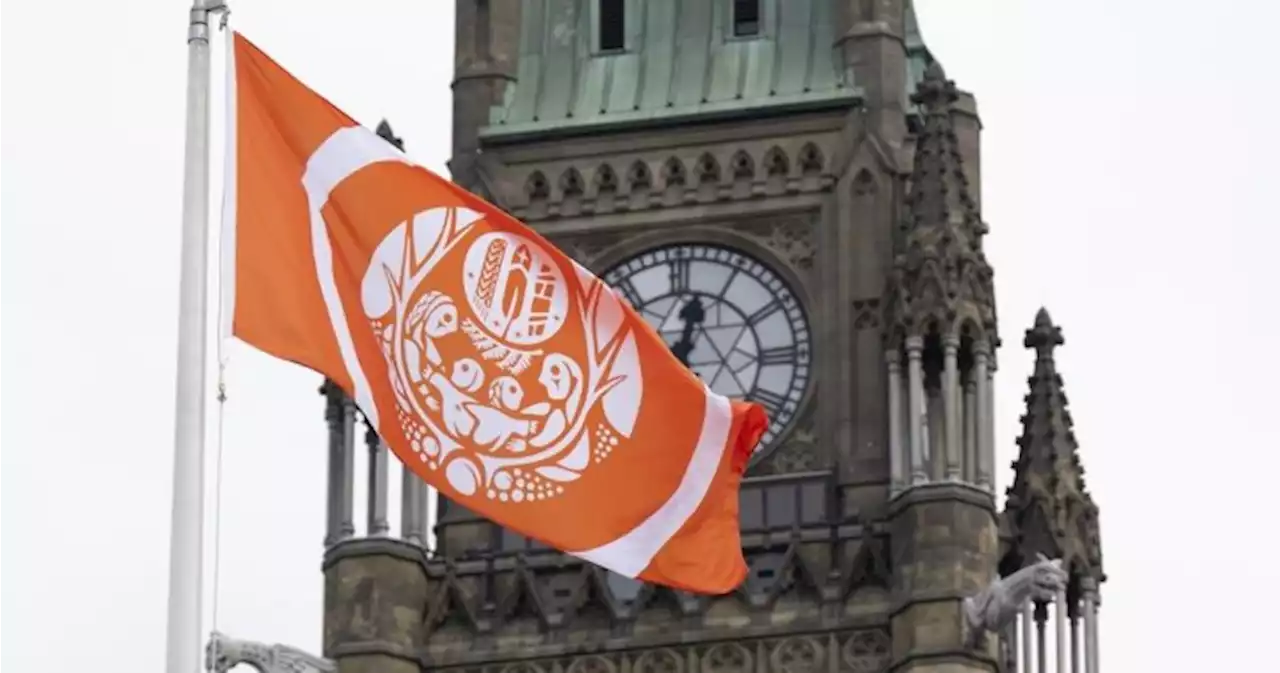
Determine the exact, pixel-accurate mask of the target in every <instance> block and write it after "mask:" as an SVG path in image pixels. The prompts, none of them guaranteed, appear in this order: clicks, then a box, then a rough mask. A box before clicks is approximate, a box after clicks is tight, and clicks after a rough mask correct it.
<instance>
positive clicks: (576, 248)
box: [549, 234, 622, 268]
mask: <svg viewBox="0 0 1280 673" xmlns="http://www.w3.org/2000/svg"><path fill="white" fill-rule="evenodd" d="M549 240H550V241H551V242H552V243H554V244H555V246H556V247H557V248H559V249H560V250H562V251H563V252H564V253H565V254H566V255H568V256H570V257H572V258H573V261H575V262H577V263H579V264H581V265H583V266H585V267H588V268H590V265H591V262H592V260H594V259H595V258H596V257H599V256H600V253H602V252H604V251H605V250H608V249H609V248H611V247H613V246H615V245H617V244H618V243H619V242H621V240H622V237H621V236H610V235H601V234H591V235H588V236H581V237H574V238H570V237H567V236H566V237H555V238H551V239H549Z"/></svg>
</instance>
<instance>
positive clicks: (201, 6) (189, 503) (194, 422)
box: [165, 0, 226, 673]
mask: <svg viewBox="0 0 1280 673" xmlns="http://www.w3.org/2000/svg"><path fill="white" fill-rule="evenodd" d="M225 9H226V7H225V5H224V4H223V3H221V2H219V1H218V0H212V1H210V0H193V2H192V5H191V11H190V20H189V23H188V27H187V121H186V146H185V166H184V171H183V190H182V253H181V275H180V281H179V290H178V292H179V299H178V363H177V382H176V390H175V396H174V400H175V415H174V461H173V508H172V521H171V527H170V541H169V614H168V627H167V634H166V651H165V659H166V670H167V671H169V673H197V672H198V671H199V670H200V653H201V651H202V649H203V648H202V647H201V640H202V633H201V624H200V621H201V616H202V615H201V598H202V596H201V592H202V591H203V586H202V582H201V580H202V571H203V568H202V564H203V560H204V559H203V554H204V550H203V544H204V460H205V455H204V454H205V447H204V444H205V408H206V397H207V392H206V390H205V385H206V377H205V362H206V359H207V358H206V355H207V352H208V336H207V334H206V331H207V326H208V318H207V313H208V306H207V305H208V299H207V291H208V250H209V82H210V66H209V16H210V14H213V13H217V12H222V11H225Z"/></svg>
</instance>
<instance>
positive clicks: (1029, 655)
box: [1019, 601, 1036, 673]
mask: <svg viewBox="0 0 1280 673" xmlns="http://www.w3.org/2000/svg"><path fill="white" fill-rule="evenodd" d="M1019 621H1021V622H1022V668H1023V671H1022V672H1021V673H1036V666H1035V664H1033V663H1031V662H1033V661H1035V660H1036V651H1035V646H1036V645H1035V643H1036V639H1035V636H1034V635H1033V633H1032V631H1031V628H1032V625H1033V624H1034V623H1035V607H1034V604H1033V603H1032V602H1031V601H1027V602H1026V603H1025V604H1023V606H1022V618H1021V619H1020V620H1019Z"/></svg>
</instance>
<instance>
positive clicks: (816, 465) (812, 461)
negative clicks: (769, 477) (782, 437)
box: [751, 412, 826, 476]
mask: <svg viewBox="0 0 1280 673" xmlns="http://www.w3.org/2000/svg"><path fill="white" fill-rule="evenodd" d="M824 463H825V461H823V460H822V456H821V455H820V454H819V453H818V443H817V438H816V437H815V435H814V427H813V414H812V412H810V413H808V414H806V415H805V416H804V417H803V418H802V419H801V420H800V422H798V423H797V424H796V427H795V429H794V430H792V432H791V435H790V436H789V437H788V438H787V439H786V441H784V442H783V444H782V445H781V446H779V447H778V448H777V449H775V450H774V451H773V454H772V455H770V456H769V457H767V458H765V459H764V460H762V461H760V463H759V464H758V465H756V466H754V467H753V468H752V469H751V474H752V476H755V475H766V474H794V473H796V472H813V471H816V470H821V469H823V468H824V467H826V465H825V464H824Z"/></svg>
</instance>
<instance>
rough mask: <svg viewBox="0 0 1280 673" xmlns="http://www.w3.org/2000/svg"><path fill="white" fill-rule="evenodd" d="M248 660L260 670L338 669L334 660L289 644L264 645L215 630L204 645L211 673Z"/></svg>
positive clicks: (309, 672) (311, 672)
mask: <svg viewBox="0 0 1280 673" xmlns="http://www.w3.org/2000/svg"><path fill="white" fill-rule="evenodd" d="M240 664H248V665H249V666H252V667H253V668H255V669H257V670H258V671H259V673H337V672H338V666H337V664H335V663H334V662H332V661H330V660H328V659H324V658H321V657H317V656H314V655H310V654H307V653H306V652H303V651H302V650H299V649H298V648H296V647H289V646H288V645H266V644H264V643H255V642H253V641H249V640H236V639H235V638H228V637H226V636H224V635H222V634H221V633H218V632H216V631H215V632H214V633H213V634H212V635H210V636H209V644H208V645H206V646H205V664H204V667H205V669H206V670H208V671H210V673H227V671H229V670H231V669H232V668H233V667H235V666H238V665H240Z"/></svg>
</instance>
